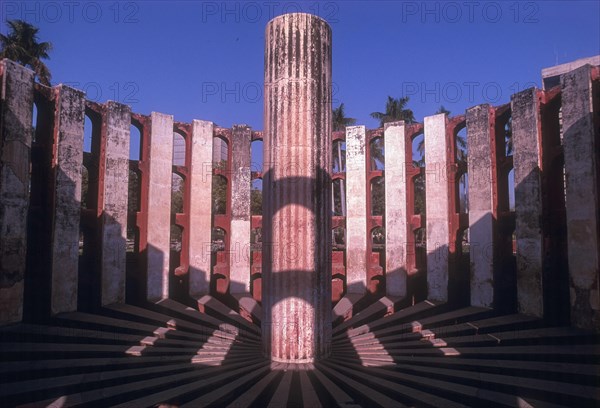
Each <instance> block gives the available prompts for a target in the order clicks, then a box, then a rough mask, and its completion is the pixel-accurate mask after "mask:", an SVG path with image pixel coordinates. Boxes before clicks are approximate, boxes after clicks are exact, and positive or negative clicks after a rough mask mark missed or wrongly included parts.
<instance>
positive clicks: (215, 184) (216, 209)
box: [212, 175, 227, 214]
mask: <svg viewBox="0 0 600 408" xmlns="http://www.w3.org/2000/svg"><path fill="white" fill-rule="evenodd" d="M226 211H227V180H226V179H225V177H222V176H218V175H214V176H213V179H212V213H213V214H225V213H226Z"/></svg>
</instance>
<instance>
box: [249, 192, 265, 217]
mask: <svg viewBox="0 0 600 408" xmlns="http://www.w3.org/2000/svg"><path fill="white" fill-rule="evenodd" d="M250 212H251V214H252V215H262V191H261V190H259V189H257V188H253V189H252V190H250Z"/></svg>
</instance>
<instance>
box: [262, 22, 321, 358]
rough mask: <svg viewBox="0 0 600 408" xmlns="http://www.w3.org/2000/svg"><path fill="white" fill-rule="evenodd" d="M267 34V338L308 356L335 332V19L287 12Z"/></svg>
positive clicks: (277, 353)
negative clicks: (332, 25)
mask: <svg viewBox="0 0 600 408" xmlns="http://www.w3.org/2000/svg"><path fill="white" fill-rule="evenodd" d="M265 41H266V44H265V48H266V49H265V92H264V95H265V107H264V108H265V113H264V119H265V122H264V144H263V146H264V160H265V162H264V177H263V179H264V181H263V186H264V188H263V268H262V270H263V279H262V282H263V288H262V299H263V310H264V313H265V316H264V319H263V325H262V327H263V346H264V352H265V355H266V356H267V357H270V358H271V359H272V360H273V361H279V362H290V363H294V362H295V363H303V362H310V361H313V360H315V359H318V358H322V357H326V356H327V355H328V354H329V349H330V341H331V221H330V218H331V179H330V178H329V175H328V170H329V168H330V163H331V159H330V157H331V126H332V123H331V29H330V27H329V25H328V24H327V23H326V22H325V21H324V20H323V19H321V18H319V17H316V16H313V15H310V14H304V13H292V14H285V15H282V16H278V17H276V18H274V19H273V20H271V21H270V22H269V23H268V25H267V29H266V33H265Z"/></svg>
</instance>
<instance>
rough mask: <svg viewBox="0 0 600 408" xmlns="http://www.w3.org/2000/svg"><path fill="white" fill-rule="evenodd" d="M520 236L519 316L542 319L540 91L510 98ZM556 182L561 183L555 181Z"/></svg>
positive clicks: (517, 229)
mask: <svg viewBox="0 0 600 408" xmlns="http://www.w3.org/2000/svg"><path fill="white" fill-rule="evenodd" d="M511 111H512V140H513V151H514V153H513V165H514V170H515V224H516V227H515V235H516V237H517V304H518V310H519V313H523V314H528V315H533V316H538V317H543V316H544V298H543V290H542V284H543V281H542V272H543V268H542V259H543V250H544V245H543V244H544V241H543V240H544V236H543V231H542V225H541V222H542V215H543V214H542V184H541V183H542V181H541V175H540V153H541V151H542V150H541V146H540V143H541V135H540V116H539V101H538V91H537V90H536V89H535V88H531V89H527V90H525V91H523V92H519V93H517V94H514V95H513V96H512V98H511ZM556 182H560V181H559V180H556Z"/></svg>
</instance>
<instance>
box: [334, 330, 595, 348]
mask: <svg viewBox="0 0 600 408" xmlns="http://www.w3.org/2000/svg"><path fill="white" fill-rule="evenodd" d="M598 341H599V336H598V335H597V334H595V333H591V332H585V331H583V330H574V329H572V328H570V327H554V328H547V329H532V330H523V331H508V332H500V333H496V332H493V333H486V334H476V335H471V336H459V337H444V338H434V337H423V338H421V339H419V340H413V341H390V339H389V338H384V339H378V338H374V339H372V341H370V342H363V343H356V342H352V343H348V344H340V345H336V346H335V347H333V349H334V350H336V351H337V350H340V351H341V350H356V351H357V352H360V351H361V350H376V349H380V350H393V349H397V348H421V347H459V346H461V347H462V346H485V345H490V346H493V345H511V346H514V345H528V344H538V345H541V344H545V345H550V344H564V343H565V342H568V343H569V344H570V345H573V344H590V343H593V342H598Z"/></svg>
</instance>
